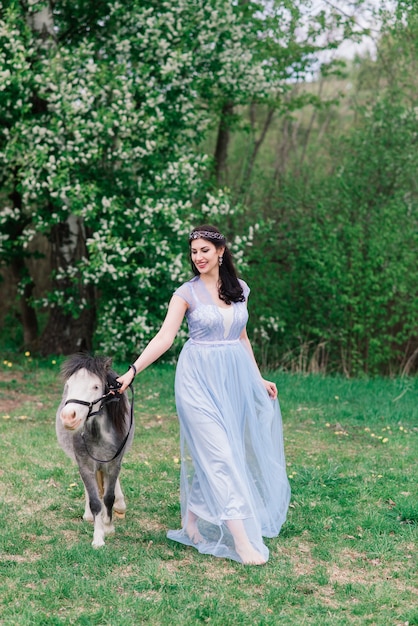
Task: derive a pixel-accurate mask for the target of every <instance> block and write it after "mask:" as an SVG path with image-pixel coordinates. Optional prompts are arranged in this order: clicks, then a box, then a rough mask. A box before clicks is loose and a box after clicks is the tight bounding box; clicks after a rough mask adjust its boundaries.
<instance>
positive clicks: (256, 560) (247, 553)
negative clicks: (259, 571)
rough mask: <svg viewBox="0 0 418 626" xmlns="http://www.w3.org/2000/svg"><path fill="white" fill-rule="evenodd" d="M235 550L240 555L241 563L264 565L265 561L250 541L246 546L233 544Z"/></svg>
mask: <svg viewBox="0 0 418 626" xmlns="http://www.w3.org/2000/svg"><path fill="white" fill-rule="evenodd" d="M235 552H236V553H237V554H238V556H239V557H240V559H241V561H242V563H243V565H265V564H266V562H267V561H266V559H265V558H264V557H263V556H262V555H261V554H260V553H259V552H258V551H257V550H256V549H255V548H253V546H252V545H251V544H250V543H248V545H246V546H237V544H235Z"/></svg>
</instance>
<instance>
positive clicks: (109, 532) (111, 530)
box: [103, 524, 115, 543]
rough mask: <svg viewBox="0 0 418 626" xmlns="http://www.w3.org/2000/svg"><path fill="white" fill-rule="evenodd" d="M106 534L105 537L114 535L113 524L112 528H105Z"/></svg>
mask: <svg viewBox="0 0 418 626" xmlns="http://www.w3.org/2000/svg"><path fill="white" fill-rule="evenodd" d="M104 532H105V535H113V534H114V532H115V527H114V526H113V524H112V525H111V526H105V528H104ZM103 543H104V542H103Z"/></svg>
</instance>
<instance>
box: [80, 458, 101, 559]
mask: <svg viewBox="0 0 418 626" xmlns="http://www.w3.org/2000/svg"><path fill="white" fill-rule="evenodd" d="M79 469H80V475H81V478H82V479H83V483H84V487H85V490H86V494H87V498H88V506H89V509H90V512H91V513H92V515H93V520H94V531H93V541H92V544H91V545H92V546H93V548H101V547H102V546H104V544H105V542H104V536H105V528H104V523H103V519H102V501H101V500H100V496H99V492H98V487H97V481H96V475H95V473H94V472H90V471H89V470H88V469H87V468H81V467H80V468H79Z"/></svg>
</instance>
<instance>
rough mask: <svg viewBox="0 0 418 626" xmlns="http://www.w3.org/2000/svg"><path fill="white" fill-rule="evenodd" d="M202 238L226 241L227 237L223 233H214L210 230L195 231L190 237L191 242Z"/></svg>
mask: <svg viewBox="0 0 418 626" xmlns="http://www.w3.org/2000/svg"><path fill="white" fill-rule="evenodd" d="M201 237H203V239H220V240H223V241H225V237H224V236H223V235H222V234H221V233H214V232H212V231H210V230H195V231H193V232H192V233H190V235H189V241H192V240H193V239H200V238H201Z"/></svg>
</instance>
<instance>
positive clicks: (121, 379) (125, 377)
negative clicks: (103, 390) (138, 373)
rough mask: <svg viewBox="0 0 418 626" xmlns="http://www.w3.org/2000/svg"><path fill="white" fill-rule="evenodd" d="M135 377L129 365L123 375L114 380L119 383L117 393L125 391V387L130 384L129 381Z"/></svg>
mask: <svg viewBox="0 0 418 626" xmlns="http://www.w3.org/2000/svg"><path fill="white" fill-rule="evenodd" d="M134 378H135V373H134V371H133V369H132V367H130V368H129V369H128V371H127V372H125V374H123V376H119V377H118V378H117V379H116V380H117V381H118V383H121V385H122V386H121V387H120V389H118V392H119V393H123V392H124V391H126V389H127V388H128V387H129V385H130V384H131V382H132V381H133V379H134Z"/></svg>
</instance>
